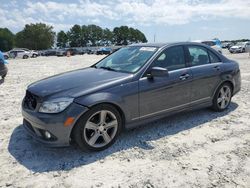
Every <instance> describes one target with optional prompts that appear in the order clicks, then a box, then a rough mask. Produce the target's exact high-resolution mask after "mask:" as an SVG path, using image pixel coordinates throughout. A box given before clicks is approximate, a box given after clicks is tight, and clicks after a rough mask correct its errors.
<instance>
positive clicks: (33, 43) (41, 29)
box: [15, 23, 55, 50]
mask: <svg viewBox="0 0 250 188" xmlns="http://www.w3.org/2000/svg"><path fill="white" fill-rule="evenodd" d="M54 38H55V33H54V32H53V27H52V26H49V25H46V24H43V23H37V24H27V25H25V27H24V29H23V30H22V31H20V32H18V33H17V34H16V37H15V39H16V40H15V41H16V46H17V47H22V48H29V49H34V50H42V49H48V48H51V47H52V46H53V44H54Z"/></svg>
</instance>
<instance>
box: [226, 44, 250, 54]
mask: <svg viewBox="0 0 250 188" xmlns="http://www.w3.org/2000/svg"><path fill="white" fill-rule="evenodd" d="M249 51H250V42H238V43H236V45H234V46H232V47H231V48H230V49H229V52H230V53H244V52H249Z"/></svg>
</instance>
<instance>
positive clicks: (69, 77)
mask: <svg viewBox="0 0 250 188" xmlns="http://www.w3.org/2000/svg"><path fill="white" fill-rule="evenodd" d="M132 77H133V75H132V74H127V73H121V72H114V71H109V70H104V69H97V68H85V69H79V70H75V71H70V72H66V73H62V74H59V75H56V76H52V77H49V78H46V79H43V80H40V81H37V82H35V83H33V84H31V85H29V87H28V90H29V91H30V92H31V93H33V94H35V95H37V96H39V97H42V98H58V97H66V96H68V97H74V98H75V97H79V96H83V95H86V94H89V93H92V92H96V91H99V90H102V89H106V88H108V87H112V86H115V85H118V84H122V83H126V82H128V81H129V80H131V79H132Z"/></svg>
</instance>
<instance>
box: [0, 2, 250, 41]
mask: <svg viewBox="0 0 250 188" xmlns="http://www.w3.org/2000/svg"><path fill="white" fill-rule="evenodd" d="M39 22H42V23H46V24H49V25H52V26H53V27H54V30H55V31H56V32H58V31H60V30H64V31H68V30H69V28H71V27H72V26H73V25H74V24H79V25H89V24H96V25H99V26H101V27H102V28H109V29H111V30H112V29H113V28H114V27H117V26H121V25H127V26H129V27H134V28H137V29H139V30H141V31H142V32H143V33H144V34H145V36H146V38H147V39H148V41H149V42H173V41H189V40H208V39H212V38H215V37H216V38H219V39H221V40H234V39H242V38H248V39H250V0H0V27H7V28H9V29H10V30H11V31H12V32H14V33H16V32H18V31H21V30H22V29H23V28H24V26H25V24H30V23H39Z"/></svg>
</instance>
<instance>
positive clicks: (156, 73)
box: [147, 67, 168, 78]
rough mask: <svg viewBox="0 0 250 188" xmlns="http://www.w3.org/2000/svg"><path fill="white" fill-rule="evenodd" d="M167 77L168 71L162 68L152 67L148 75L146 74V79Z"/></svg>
mask: <svg viewBox="0 0 250 188" xmlns="http://www.w3.org/2000/svg"><path fill="white" fill-rule="evenodd" d="M167 76H168V69H165V68H162V67H152V68H151V70H150V73H148V74H147V77H148V78H153V77H167Z"/></svg>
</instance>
